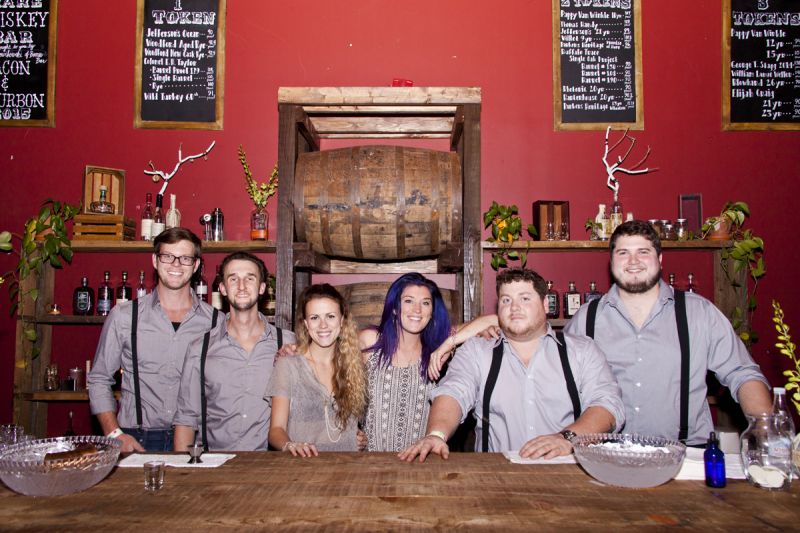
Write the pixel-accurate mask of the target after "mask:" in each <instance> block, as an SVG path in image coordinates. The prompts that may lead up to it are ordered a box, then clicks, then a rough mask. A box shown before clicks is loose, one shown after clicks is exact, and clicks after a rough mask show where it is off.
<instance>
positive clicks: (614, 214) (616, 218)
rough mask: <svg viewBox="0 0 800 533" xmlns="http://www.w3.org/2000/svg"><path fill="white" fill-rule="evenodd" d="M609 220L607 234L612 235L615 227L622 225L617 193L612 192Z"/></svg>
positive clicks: (620, 206) (620, 205) (620, 207)
mask: <svg viewBox="0 0 800 533" xmlns="http://www.w3.org/2000/svg"><path fill="white" fill-rule="evenodd" d="M609 219H610V223H609V228H608V230H609V233H614V230H615V229H617V226H619V225H620V224H622V204H621V203H620V201H619V193H617V192H616V191H614V203H613V204H611V214H610V216H609ZM609 237H610V235H609Z"/></svg>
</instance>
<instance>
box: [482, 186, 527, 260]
mask: <svg viewBox="0 0 800 533" xmlns="http://www.w3.org/2000/svg"><path fill="white" fill-rule="evenodd" d="M518 213H519V208H518V207H517V206H516V205H501V204H498V203H497V202H492V205H491V207H490V208H489V209H488V210H487V211H486V212H485V213H484V214H483V226H484V228H488V227H489V226H491V227H492V236H491V237H490V238H489V239H487V240H488V241H489V242H492V243H498V244H499V245H500V246H501V248H500V249H499V250H497V251H496V252H493V253H492V262H491V264H492V268H493V269H494V270H498V269H500V268H505V267H507V266H508V260H509V259H512V260H519V261H520V266H521V267H524V266H525V263H526V262H527V259H528V254H527V252H525V251H519V250H513V249H511V245H513V244H514V241H518V240H520V236H521V234H522V219H521V218H520V217H519V214H518ZM526 230H527V231H528V235H530V236H531V237H535V236H536V228H535V227H534V226H533V224H528V226H527V227H526ZM528 242H530V241H528Z"/></svg>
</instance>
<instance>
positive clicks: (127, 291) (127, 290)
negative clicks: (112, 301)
mask: <svg viewBox="0 0 800 533" xmlns="http://www.w3.org/2000/svg"><path fill="white" fill-rule="evenodd" d="M132 298H133V289H132V288H131V286H130V285H128V272H127V271H126V270H123V271H122V282H121V283H120V284H119V286H118V287H117V303H122V302H127V301H128V300H131V299H132Z"/></svg>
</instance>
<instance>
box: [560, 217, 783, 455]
mask: <svg viewBox="0 0 800 533" xmlns="http://www.w3.org/2000/svg"><path fill="white" fill-rule="evenodd" d="M610 249H611V276H612V278H613V281H614V284H613V285H612V286H611V289H610V290H609V291H608V293H607V294H605V295H604V296H603V297H602V298H601V299H599V300H596V301H595V302H596V303H595V302H591V303H589V304H585V305H583V306H582V307H581V309H580V310H579V311H578V312H577V313H576V314H575V316H574V317H573V318H572V320H570V322H569V324H567V326H566V328H565V329H564V330H565V331H566V332H568V333H571V334H574V335H587V336H589V337H592V338H594V339H595V340H596V341H597V344H598V345H599V346H600V348H601V349H602V350H603V352H604V353H605V354H606V357H607V358H608V362H609V364H610V365H611V369H612V370H613V372H614V375H615V376H616V378H617V381H618V382H619V385H620V388H621V389H622V400H623V402H624V403H625V416H626V423H625V433H639V434H643V435H655V436H661V437H666V438H670V439H680V440H682V441H684V442H686V443H687V444H689V445H700V444H703V443H705V442H706V440H707V439H708V435H709V432H711V431H713V430H714V425H713V422H712V420H711V411H710V409H709V407H708V402H707V400H706V395H707V391H706V373H707V372H708V371H709V370H710V371H712V372H714V373H715V374H716V377H717V379H718V380H719V382H720V383H721V384H723V385H725V386H726V387H728V388H729V389H730V391H731V394H732V396H733V397H734V398H735V399H737V401H738V402H739V404H740V405H741V406H742V409H743V410H744V412H745V413H746V414H758V413H766V412H770V411H771V410H772V405H771V402H770V397H769V389H768V383H767V380H766V379H765V378H764V375H763V374H762V373H761V371H760V369H759V367H758V365H757V364H756V363H754V362H753V359H752V358H751V357H750V354H749V353H748V352H747V349H746V348H745V346H744V344H743V343H742V341H741V340H740V339H739V337H738V336H737V335H736V332H735V331H734V330H733V328H732V327H731V324H730V322H729V321H728V319H727V318H725V315H723V314H722V313H721V312H720V311H719V310H718V309H717V308H716V307H715V306H714V304H713V303H711V302H710V301H708V300H706V299H705V298H703V297H702V296H700V295H698V294H695V293H683V292H682V291H677V290H673V289H672V287H670V286H669V285H668V284H667V283H665V282H664V281H663V280H662V279H661V259H662V257H661V241H660V239H659V237H658V234H657V233H656V232H655V230H654V229H653V228H652V227H651V226H650V224H648V223H647V222H644V221H641V220H632V221H629V222H625V223H624V224H621V225H620V226H619V227H617V229H616V230H615V231H614V234H613V235H612V236H611V241H610Z"/></svg>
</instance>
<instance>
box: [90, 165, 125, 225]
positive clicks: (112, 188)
mask: <svg viewBox="0 0 800 533" xmlns="http://www.w3.org/2000/svg"><path fill="white" fill-rule="evenodd" d="M101 185H105V186H106V188H107V189H108V192H107V193H106V200H107V201H109V202H111V203H112V204H114V214H116V215H125V171H124V170H119V169H116V168H105V167H97V166H93V165H87V166H86V171H85V172H84V174H83V208H82V211H81V212H82V213H86V214H88V213H91V211H90V210H89V206H90V205H92V202H96V201H97V200H99V199H100V186H101Z"/></svg>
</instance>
